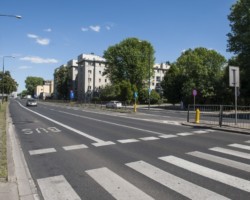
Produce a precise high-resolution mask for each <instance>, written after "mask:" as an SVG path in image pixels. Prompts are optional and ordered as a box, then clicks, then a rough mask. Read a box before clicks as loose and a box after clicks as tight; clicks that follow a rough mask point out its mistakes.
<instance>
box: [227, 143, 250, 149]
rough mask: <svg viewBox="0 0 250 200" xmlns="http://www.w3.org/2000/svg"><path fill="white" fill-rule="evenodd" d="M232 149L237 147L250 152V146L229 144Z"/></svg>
mask: <svg viewBox="0 0 250 200" xmlns="http://www.w3.org/2000/svg"><path fill="white" fill-rule="evenodd" d="M228 146H230V147H236V148H240V149H245V150H250V146H247V145H242V144H229V145H228Z"/></svg>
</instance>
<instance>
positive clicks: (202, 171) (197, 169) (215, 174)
mask: <svg viewBox="0 0 250 200" xmlns="http://www.w3.org/2000/svg"><path fill="white" fill-rule="evenodd" d="M159 159H161V160H163V161H165V162H168V163H170V164H173V165H175V166H178V167H181V168H183V169H186V170H188V171H191V172H193V173H196V174H198V175H201V176H204V177H207V178H209V179H212V180H215V181H218V182H221V183H224V184H226V185H230V186H232V187H235V188H238V189H240V190H244V191H246V192H250V181H248V180H245V179H242V178H238V177H236V176H232V175H229V174H226V173H223V172H219V171H216V170H213V169H210V168H208V167H204V166H201V165H198V164H195V163H192V162H189V161H186V160H184V159H181V158H178V157H175V156H165V157H160V158H159Z"/></svg>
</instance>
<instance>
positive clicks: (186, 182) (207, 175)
mask: <svg viewBox="0 0 250 200" xmlns="http://www.w3.org/2000/svg"><path fill="white" fill-rule="evenodd" d="M244 143H245V144H246V143H249V142H248V141H245V142H244ZM245 144H244V145H243V144H236V143H233V144H229V145H227V146H226V148H224V146H223V147H213V148H209V149H207V150H206V152H201V151H192V152H187V153H185V154H183V155H178V156H175V155H166V156H160V157H156V158H155V159H153V160H154V161H153V163H150V162H151V161H146V160H135V161H132V162H127V163H124V164H122V166H121V167H122V169H123V170H124V167H125V170H126V171H127V172H128V173H129V174H133V176H134V178H140V179H142V181H143V182H147V183H148V184H159V185H161V186H162V187H164V188H165V189H166V191H169V190H171V191H172V192H174V193H177V194H179V195H181V196H183V199H186V198H188V199H194V200H201V199H202V200H203V199H209V200H214V199H215V200H224V199H225V200H226V199H235V194H230V189H232V188H234V190H233V191H236V190H237V191H239V193H240V194H242V192H243V193H244V195H243V196H241V198H238V199H247V200H248V199H250V165H249V164H248V163H249V158H250V157H249V156H250V149H249V147H250V146H249V145H245ZM242 145H243V146H242ZM233 148H234V149H235V148H237V149H238V150H237V151H236V150H232V149H233ZM243 155H244V156H243ZM236 158H240V160H241V162H239V161H238V159H236ZM202 160H206V161H207V162H209V165H208V166H210V167H208V166H206V165H205V164H204V162H201V161H202ZM212 164H213V165H212ZM216 165H220V166H223V167H224V168H223V169H227V168H230V169H234V170H232V171H231V173H232V174H228V171H230V170H223V171H221V170H218V168H217V169H216ZM170 166H172V167H173V168H172V170H170V169H169V168H170ZM211 166H214V167H211ZM173 169H178V171H181V172H185V174H189V176H185V179H184V178H183V177H181V176H180V177H179V175H178V173H173ZM220 169H221V168H220ZM238 170H239V171H240V172H241V173H240V174H244V178H242V177H243V176H241V177H238V174H239V173H238ZM115 171H116V172H114V171H113V170H112V169H111V168H108V167H106V166H102V167H99V168H94V169H89V170H85V171H84V173H85V174H86V175H88V176H89V177H90V178H91V179H92V180H93V181H94V184H96V185H94V186H93V187H96V186H101V187H102V188H103V189H104V191H106V192H107V194H109V195H111V196H112V197H113V198H114V199H118V200H130V199H131V200H132V199H133V200H134V199H136V200H137V199H138V200H140V199H143V200H147V199H150V200H151V199H159V197H158V198H157V196H154V194H155V193H152V192H150V191H148V190H145V189H143V188H142V186H141V185H136V182H131V180H130V181H129V179H128V177H126V176H124V173H122V174H118V173H117V169H116V170H115ZM123 172H124V171H123ZM174 172H175V171H174ZM194 176H197V177H198V178H200V177H202V178H203V179H205V180H206V179H209V180H210V182H211V181H212V182H213V184H212V186H211V184H210V185H209V186H208V185H206V182H205V183H203V184H202V185H199V184H197V182H195V181H194V179H193V178H190V177H194ZM149 180H151V181H149ZM82 181H85V179H83V180H82ZM37 182H38V186H39V188H40V190H41V193H42V195H43V197H44V199H45V200H48V199H50V200H56V199H62V200H64V199H68V200H71V199H84V198H83V197H82V198H80V197H79V196H78V194H77V193H76V191H75V190H74V188H72V186H71V185H70V183H69V182H68V180H67V179H66V178H65V177H64V176H63V175H59V176H54V177H46V178H41V179H38V180H37ZM218 184H219V185H220V186H218ZM218 187H219V188H220V187H223V188H226V189H224V192H221V190H219V189H218ZM225 191H227V192H225ZM164 199H168V198H167V197H166V198H164Z"/></svg>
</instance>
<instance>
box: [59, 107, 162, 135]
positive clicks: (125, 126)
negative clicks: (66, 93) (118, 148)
mask: <svg viewBox="0 0 250 200" xmlns="http://www.w3.org/2000/svg"><path fill="white" fill-rule="evenodd" d="M58 112H60V113H64V114H68V115H72V116H76V117H80V118H84V119H89V120H93V121H97V122H102V123H105V124H111V125H114V126H120V127H124V128H129V129H133V130H137V131H142V132H147V133H153V134H156V135H162V133H159V132H155V131H150V130H146V129H141V128H137V127H133V126H127V125H123V124H117V123H113V122H109V121H104V120H100V119H95V118H91V117H86V116H82V115H77V114H72V113H68V112H63V111H58Z"/></svg>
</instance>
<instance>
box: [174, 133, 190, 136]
mask: <svg viewBox="0 0 250 200" xmlns="http://www.w3.org/2000/svg"><path fill="white" fill-rule="evenodd" d="M176 135H179V136H189V135H194V134H193V133H177V134H176Z"/></svg>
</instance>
